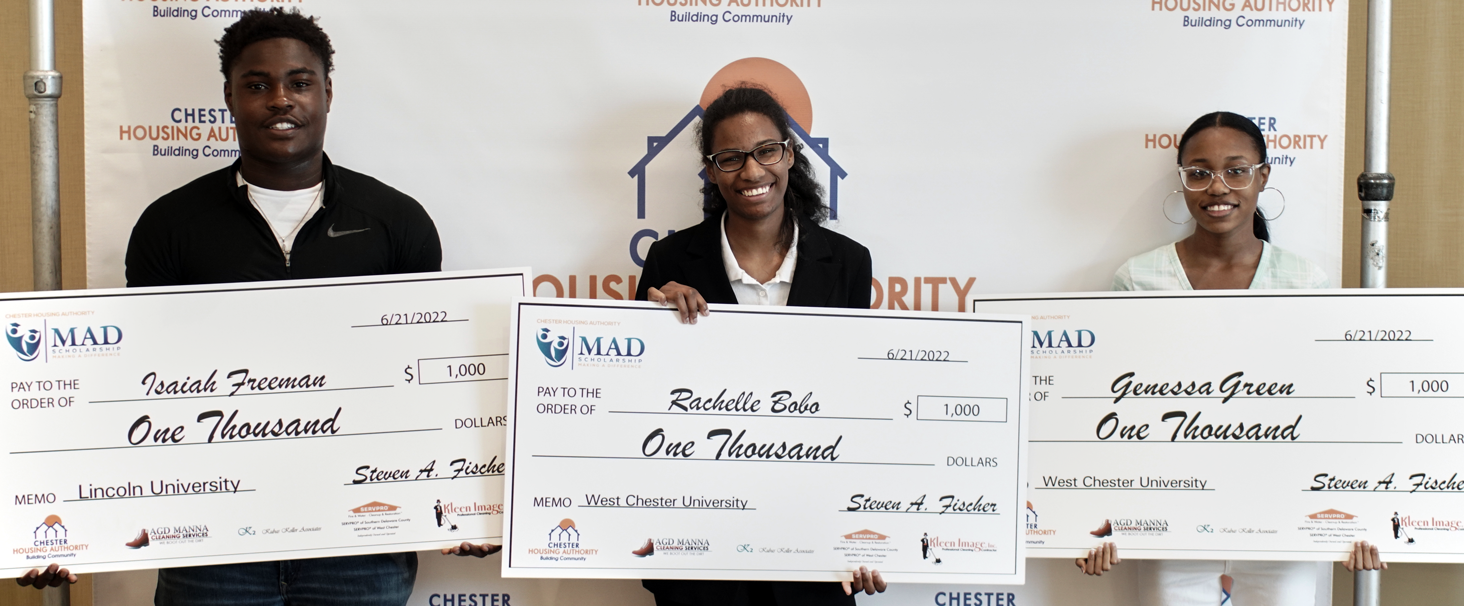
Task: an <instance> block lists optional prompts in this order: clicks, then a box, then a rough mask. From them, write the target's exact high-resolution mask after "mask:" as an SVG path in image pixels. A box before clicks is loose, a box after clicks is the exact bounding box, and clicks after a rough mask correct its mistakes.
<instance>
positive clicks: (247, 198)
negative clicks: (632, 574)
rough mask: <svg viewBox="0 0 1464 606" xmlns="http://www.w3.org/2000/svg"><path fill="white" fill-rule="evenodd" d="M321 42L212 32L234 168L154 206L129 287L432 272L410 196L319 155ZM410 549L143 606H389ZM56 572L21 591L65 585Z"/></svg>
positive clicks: (327, 63)
mask: <svg viewBox="0 0 1464 606" xmlns="http://www.w3.org/2000/svg"><path fill="white" fill-rule="evenodd" d="M334 52H335V51H334V50H332V48H331V44H330V38H329V37H328V36H326V34H325V32H324V31H322V30H321V29H320V27H319V26H317V25H316V24H315V21H314V19H312V18H308V17H305V16H302V15H300V14H299V12H296V11H291V12H285V11H284V10H282V9H278V8H276V9H271V10H268V11H266V10H254V11H249V12H247V13H245V14H244V16H243V17H241V18H240V19H239V21H238V22H236V23H234V24H233V25H231V26H229V27H228V28H227V29H225V30H224V36H223V38H221V39H220V40H219V58H220V60H221V63H222V69H223V72H224V102H225V104H226V105H227V106H228V108H229V111H230V112H231V113H232V114H233V115H234V119H235V128H236V130H237V132H238V140H239V161H238V162H235V163H234V165H233V166H230V167H228V168H225V169H223V170H219V171H216V172H213V173H209V174H207V175H204V176H202V177H199V178H198V179H195V180H194V181H193V182H191V183H189V184H187V185H184V186H183V187H181V188H179V189H177V190H174V191H173V192H171V193H169V194H167V195H165V196H163V197H162V198H159V199H158V200H157V201H156V202H153V203H152V205H150V206H148V208H147V210H146V211H144V212H143V213H142V217H141V218H139V219H138V221H137V225H136V226H135V227H134V228H133V230H132V239H131V240H130V241H129V242H128V245H127V285H128V286H173V285H185V284H213V283H223V282H249V281H257V280H286V279H299V278H327V277H341V276H366V275H378V274H395V273H410V272H425V271H439V270H440V269H442V246H441V243H440V242H439V240H438V236H437V228H436V227H435V226H434V225H433V223H432V219H431V217H429V216H428V215H427V212H426V211H425V210H423V208H422V206H421V205H420V204H418V203H417V202H416V201H415V200H413V199H412V198H411V197H409V196H407V195H406V194H403V193H401V192H399V191H397V190H395V189H392V188H391V187H390V186H387V185H386V184H384V183H382V182H380V181H377V180H376V179H373V178H371V177H368V176H366V175H363V174H360V173H357V172H354V171H351V170H347V169H345V168H341V167H339V166H335V165H334V164H332V163H331V161H330V159H329V158H327V157H326V155H325V152H324V146H325V125H326V116H327V114H328V112H329V111H330V104H331V99H332V91H331V80H330V71H331V55H332V54H333V53H334ZM416 575H417V557H416V554H414V553H397V554H379V555H368V556H349V557H335V558H316V559H308V560H292V561H280V562H256V563H248V564H225V565H218V566H195V567H184V568H171V569H163V570H160V571H158V587H157V594H156V596H155V603H156V604H158V605H159V606H173V605H185V604H186V605H189V606H196V605H228V606H266V605H278V604H325V605H337V604H338V605H341V606H346V605H352V606H355V605H363V604H364V605H371V606H401V605H403V604H406V602H407V598H408V596H410V595H411V593H412V584H413V582H414V581H415V580H416ZM75 578H76V577H75V575H72V574H70V573H69V572H68V571H66V570H65V569H59V570H50V569H48V570H47V571H46V572H44V573H42V572H40V571H32V572H31V573H29V574H27V575H26V576H24V577H22V578H20V579H18V581H19V582H20V583H21V584H22V585H34V586H36V587H41V586H44V585H59V584H60V583H61V582H63V581H70V582H75Z"/></svg>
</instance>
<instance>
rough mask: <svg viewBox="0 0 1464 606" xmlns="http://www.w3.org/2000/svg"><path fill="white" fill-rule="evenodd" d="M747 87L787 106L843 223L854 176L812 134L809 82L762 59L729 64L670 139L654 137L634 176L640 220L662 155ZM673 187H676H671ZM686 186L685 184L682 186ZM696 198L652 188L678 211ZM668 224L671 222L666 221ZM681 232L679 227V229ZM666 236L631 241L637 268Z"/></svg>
mask: <svg viewBox="0 0 1464 606" xmlns="http://www.w3.org/2000/svg"><path fill="white" fill-rule="evenodd" d="M741 84H752V85H755V86H761V87H762V88H765V89H767V90H768V92H771V93H772V94H773V97H774V98H775V99H777V100H778V103H779V104H781V105H782V106H783V110H784V111H785V112H786V113H787V117H788V126H789V128H791V129H792V130H793V134H794V135H795V136H796V137H797V139H798V140H799V141H801V142H802V143H803V150H802V151H801V152H799V153H800V154H801V155H803V157H804V158H805V159H806V160H808V161H809V162H811V163H812V164H813V167H814V171H815V173H820V174H823V173H827V182H826V183H825V184H824V185H825V187H826V188H827V189H828V197H829V199H828V202H829V219H833V220H838V218H839V181H841V180H843V179H845V178H847V177H848V176H849V173H848V171H845V170H844V168H843V167H842V166H839V163H838V162H835V161H834V158H833V156H831V155H829V138H828V137H814V136H813V135H811V134H809V133H810V132H812V131H813V102H812V101H811V100H810V99H809V96H808V89H807V88H805V87H804V86H803V81H802V80H800V79H799V78H798V75H797V74H794V73H793V70H791V69H788V67H787V66H785V65H783V64H782V63H778V62H777V61H773V60H772V59H764V58H762V57H748V58H746V59H738V60H736V61H733V62H732V63H729V64H727V66H726V67H723V68H722V69H721V70H719V71H718V72H717V73H716V74H715V75H713V76H712V79H711V81H710V82H707V86H706V88H705V89H703V90H702V95H701V101H700V102H699V103H698V104H697V105H695V106H692V108H691V110H690V111H688V112H686V115H685V116H683V117H682V118H681V121H679V122H677V123H676V125H675V126H673V127H671V130H670V131H667V133H666V134H665V135H660V136H656V135H651V136H648V137H646V153H645V155H644V156H642V157H641V159H640V161H639V162H636V164H635V166H633V167H631V169H630V171H629V173H628V174H629V175H630V177H631V178H632V179H635V197H636V202H635V218H636V219H640V220H644V219H645V218H646V206H647V204H646V199H647V188H648V186H649V181H650V178H649V175H648V172H650V168H651V165H652V163H653V162H654V161H655V160H656V158H657V156H659V155H660V154H661V152H663V151H665V150H666V149H667V148H668V147H670V146H671V144H672V142H674V141H676V140H677V138H678V137H680V136H681V135H682V134H684V133H685V134H688V135H689V133H690V131H688V130H687V127H688V126H691V124H692V122H693V121H696V120H700V119H701V117H702V116H703V115H704V114H705V113H706V108H707V106H708V105H711V103H712V101H715V100H716V99H717V97H719V96H721V94H722V92H723V91H726V90H727V89H729V88H734V87H736V86H738V85H741ZM696 166H697V168H698V172H697V176H698V177H699V178H700V180H701V184H702V185H705V184H706V183H707V172H706V169H705V167H704V166H703V164H702V163H701V162H696ZM668 185H670V184H668ZM681 185H684V184H681ZM690 193H691V192H690V191H688V190H686V189H685V188H684V187H681V186H680V185H678V186H675V187H665V188H652V191H651V197H652V198H657V199H660V198H664V199H666V200H668V202H667V203H666V205H667V206H670V207H674V208H682V207H687V206H688V204H687V202H689V194H690ZM661 220H662V221H665V220H666V219H661ZM678 227H679V225H678ZM673 233H676V230H675V229H667V230H666V233H665V235H667V236H669V235H671V234H673ZM660 238H661V233H660V232H657V231H656V230H654V229H641V230H639V231H636V232H635V234H633V235H631V237H630V259H631V260H632V261H634V262H635V265H636V267H644V266H645V258H644V257H642V256H641V243H642V242H643V241H645V240H651V241H655V240H659V239H660Z"/></svg>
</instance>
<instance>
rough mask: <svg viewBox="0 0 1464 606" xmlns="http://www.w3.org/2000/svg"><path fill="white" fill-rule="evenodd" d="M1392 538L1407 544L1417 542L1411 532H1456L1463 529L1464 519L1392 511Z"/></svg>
mask: <svg viewBox="0 0 1464 606" xmlns="http://www.w3.org/2000/svg"><path fill="white" fill-rule="evenodd" d="M1391 521H1392V523H1393V539H1394V540H1398V541H1403V542H1405V543H1407V544H1410V545H1411V544H1413V543H1415V542H1417V539H1416V538H1415V537H1414V536H1413V535H1412V534H1411V533H1410V531H1412V532H1458V531H1460V530H1464V520H1457V519H1454V520H1450V519H1439V518H1435V517H1433V516H1422V517H1419V516H1412V515H1399V514H1398V512H1396V511H1395V512H1393V517H1392V520H1391Z"/></svg>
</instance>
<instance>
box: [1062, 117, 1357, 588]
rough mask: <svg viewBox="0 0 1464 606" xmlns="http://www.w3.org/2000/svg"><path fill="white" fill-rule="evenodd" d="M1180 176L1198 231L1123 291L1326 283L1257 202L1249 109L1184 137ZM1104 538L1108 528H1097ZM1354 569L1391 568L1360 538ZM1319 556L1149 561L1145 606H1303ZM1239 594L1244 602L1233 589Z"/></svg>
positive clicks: (1103, 554)
mask: <svg viewBox="0 0 1464 606" xmlns="http://www.w3.org/2000/svg"><path fill="white" fill-rule="evenodd" d="M1179 166H1180V168H1179V176H1180V183H1181V184H1182V185H1183V186H1184V201H1185V206H1187V207H1188V208H1189V212H1190V214H1191V215H1193V216H1194V218H1195V232H1194V233H1193V234H1190V236H1189V237H1187V238H1185V239H1183V240H1180V241H1178V242H1175V243H1173V244H1166V245H1164V246H1162V247H1159V248H1157V249H1155V250H1152V251H1149V252H1147V253H1144V254H1142V255H1139V256H1137V257H1133V258H1131V259H1129V260H1128V261H1127V262H1126V263H1124V264H1123V267H1120V268H1119V269H1118V273H1117V274H1116V275H1114V276H1113V289H1114V290H1202V289H1218V288H1326V287H1327V286H1328V284H1327V276H1326V275H1325V274H1323V273H1322V270H1321V269H1320V268H1318V267H1317V266H1316V265H1315V264H1313V263H1312V262H1311V261H1308V260H1306V259H1304V258H1302V257H1300V256H1297V255H1294V254H1292V253H1289V252H1286V251H1284V250H1281V249H1280V248H1279V247H1277V246H1275V245H1272V244H1271V243H1270V242H1269V241H1268V240H1270V233H1269V230H1268V229H1267V227H1266V219H1265V217H1264V216H1262V215H1261V213H1260V211H1259V210H1257V208H1256V199H1257V198H1258V197H1260V193H1261V190H1264V189H1265V188H1266V182H1267V181H1269V180H1270V176H1271V167H1270V165H1268V164H1266V139H1265V137H1264V136H1263V135H1262V134H1261V130H1260V129H1259V128H1256V125H1255V124H1254V123H1253V122H1251V121H1250V120H1248V119H1246V118H1245V117H1244V116H1240V115H1238V114H1233V113H1230V112H1215V113H1212V114H1207V115H1204V116H1201V117H1200V118H1199V119H1198V120H1195V122H1194V124H1191V125H1190V127H1189V129H1188V130H1186V131H1185V133H1184V136H1183V137H1181V138H1180V142H1179ZM1094 534H1095V535H1098V534H1101V533H1100V532H1095V533H1094ZM1119 561H1120V559H1119V557H1118V547H1117V546H1116V545H1115V544H1114V543H1111V542H1110V543H1104V544H1102V545H1100V546H1099V547H1096V548H1094V549H1092V550H1091V551H1090V552H1089V554H1088V557H1084V558H1078V559H1077V560H1075V561H1074V564H1076V565H1077V567H1078V568H1079V569H1080V570H1082V571H1083V572H1084V573H1086V574H1089V575H1094V576H1098V575H1102V574H1103V573H1104V572H1106V571H1108V570H1109V569H1111V568H1112V567H1113V566H1114V565H1116V564H1118V563H1119ZM1346 567H1347V569H1348V570H1377V569H1381V568H1383V567H1385V565H1384V564H1383V563H1382V559H1381V558H1380V557H1379V556H1378V548H1377V546H1375V545H1368V544H1367V543H1366V542H1358V543H1355V544H1354V545H1353V550H1352V554H1351V557H1350V558H1349V559H1348V561H1347V564H1346ZM1326 570H1329V568H1327V565H1325V564H1323V565H1320V566H1319V565H1318V564H1316V563H1313V562H1224V561H1175V560H1156V561H1149V562H1146V563H1144V564H1142V565H1141V566H1140V567H1139V575H1138V576H1139V579H1140V582H1139V583H1138V584H1137V589H1138V594H1139V595H1138V602H1139V604H1140V606H1236V605H1238V606H1296V605H1310V604H1314V603H1315V602H1316V587H1317V581H1318V575H1319V574H1324V573H1325V571H1326ZM1232 594H1233V595H1235V596H1236V599H1235V600H1234V602H1232V601H1231V596H1232Z"/></svg>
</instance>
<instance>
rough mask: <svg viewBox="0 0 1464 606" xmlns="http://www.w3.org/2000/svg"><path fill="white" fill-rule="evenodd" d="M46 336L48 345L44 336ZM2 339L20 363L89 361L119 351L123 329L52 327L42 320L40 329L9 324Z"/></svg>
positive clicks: (106, 326) (113, 354)
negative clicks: (83, 359)
mask: <svg viewBox="0 0 1464 606" xmlns="http://www.w3.org/2000/svg"><path fill="white" fill-rule="evenodd" d="M48 333H49V336H50V340H49V343H47V342H46V336H47V334H48ZM5 340H6V342H8V343H9V344H10V349H12V350H14V351H15V355H16V357H18V358H20V360H21V361H22V362H34V361H36V360H41V361H42V362H43V363H44V362H49V361H50V360H51V359H52V358H57V359H63V358H90V357H109V356H116V355H118V354H119V352H121V350H122V329H121V328H120V327H117V326H112V325H104V326H69V327H66V328H60V327H51V326H50V325H49V323H48V322H47V321H45V320H42V321H41V327H40V328H39V329H38V328H35V327H34V326H33V325H27V324H22V323H20V322H11V323H10V324H9V325H8V326H6V327H5Z"/></svg>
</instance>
